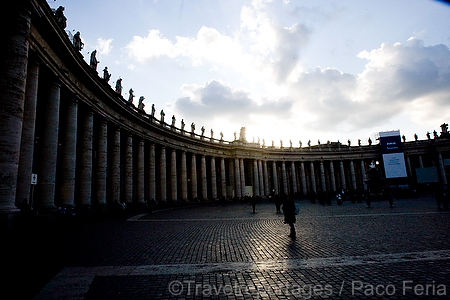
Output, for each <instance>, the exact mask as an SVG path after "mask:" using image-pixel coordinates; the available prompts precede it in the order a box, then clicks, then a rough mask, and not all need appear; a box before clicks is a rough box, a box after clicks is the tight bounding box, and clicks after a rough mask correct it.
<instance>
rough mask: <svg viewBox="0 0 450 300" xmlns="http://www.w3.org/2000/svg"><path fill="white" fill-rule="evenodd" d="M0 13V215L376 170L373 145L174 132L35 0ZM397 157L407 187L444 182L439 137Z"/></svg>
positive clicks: (447, 150)
mask: <svg viewBox="0 0 450 300" xmlns="http://www.w3.org/2000/svg"><path fill="white" fill-rule="evenodd" d="M1 10H2V16H4V18H2V20H1V22H2V25H3V28H8V29H10V30H9V31H8V33H7V34H6V35H5V36H3V37H2V39H3V47H2V48H3V49H2V52H1V57H0V61H1V65H0V72H1V74H0V99H1V100H0V104H1V105H0V120H1V123H0V180H1V182H0V210H1V211H2V212H9V211H14V210H16V209H17V208H20V207H24V206H27V205H28V206H29V205H30V202H32V206H33V207H34V208H35V209H38V210H43V209H51V208H55V207H74V206H79V207H86V208H89V207H92V206H106V205H108V204H111V203H114V202H123V203H127V204H144V203H146V202H148V201H152V200H153V201H155V202H158V203H165V202H170V201H197V200H206V199H210V200H213V199H219V198H225V197H227V198H230V197H238V198H239V197H243V196H245V195H247V194H252V195H257V196H261V197H267V196H269V195H270V194H281V193H290V194H300V195H306V194H308V193H309V192H316V193H320V192H324V191H337V190H341V189H348V190H350V189H366V188H367V185H366V182H365V180H366V177H365V176H366V175H365V174H366V171H367V170H368V168H369V165H370V164H371V163H372V162H375V161H381V152H380V147H379V145H375V144H374V145H367V146H359V145H358V146H349V145H344V144H341V143H327V144H321V145H317V146H307V147H292V146H291V147H284V148H275V147H266V146H263V145H260V144H259V143H247V142H245V141H242V140H235V141H224V140H222V139H220V140H219V139H214V138H212V137H211V138H209V137H205V136H203V133H202V134H198V133H196V132H195V131H194V130H191V131H186V130H184V126H182V127H183V128H182V129H181V128H178V127H177V126H176V125H175V124H173V123H172V124H168V123H166V122H165V121H164V119H163V117H161V118H157V117H155V116H154V115H153V113H152V114H147V113H146V112H145V111H144V110H143V109H142V107H139V106H138V107H136V106H135V105H134V104H133V103H132V102H130V101H128V100H126V99H124V98H123V97H122V96H121V95H120V93H117V92H116V91H115V90H113V89H112V88H111V87H110V85H109V84H108V82H107V80H105V79H104V78H101V77H100V76H99V74H98V72H97V70H96V68H93V67H92V66H90V65H89V64H87V63H86V62H85V60H84V58H83V56H82V55H81V54H80V52H79V50H78V49H76V48H75V47H74V45H73V43H72V41H71V40H69V38H68V36H67V34H66V32H65V31H64V28H63V27H61V26H60V24H59V23H58V20H57V19H56V18H55V15H54V12H52V10H51V9H50V7H49V6H48V4H47V3H46V1H44V0H28V1H25V0H23V1H15V3H11V4H4V5H3V7H2V8H1ZM403 150H404V154H405V161H406V167H407V174H408V178H407V180H408V184H409V185H410V186H411V187H415V186H417V185H418V182H417V178H416V176H415V170H416V169H418V168H426V167H435V168H436V170H437V172H438V178H439V182H440V183H441V184H447V172H446V168H447V167H446V166H447V165H449V164H450V163H449V160H450V138H449V137H448V134H447V132H446V130H444V132H441V134H440V135H436V136H435V137H434V138H429V139H427V140H416V141H410V142H403ZM32 174H36V175H37V181H36V182H32V180H31V176H32ZM32 183H33V184H32ZM34 183H36V185H34Z"/></svg>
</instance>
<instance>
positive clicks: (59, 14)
mask: <svg viewBox="0 0 450 300" xmlns="http://www.w3.org/2000/svg"><path fill="white" fill-rule="evenodd" d="M55 19H56V23H58V26H59V27H60V28H61V29H65V28H66V26H67V18H66V17H65V16H64V7H62V6H60V7H58V9H57V10H56V11H55Z"/></svg>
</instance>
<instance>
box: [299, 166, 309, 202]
mask: <svg viewBox="0 0 450 300" xmlns="http://www.w3.org/2000/svg"><path fill="white" fill-rule="evenodd" d="M300 174H301V177H302V189H303V195H306V194H307V193H308V189H307V187H306V172H305V164H304V163H303V162H301V163H300Z"/></svg>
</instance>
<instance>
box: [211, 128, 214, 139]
mask: <svg viewBox="0 0 450 300" xmlns="http://www.w3.org/2000/svg"><path fill="white" fill-rule="evenodd" d="M213 137H214V130H212V128H211V139H212V138H213Z"/></svg>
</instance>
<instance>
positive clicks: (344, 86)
mask: <svg viewBox="0 0 450 300" xmlns="http://www.w3.org/2000/svg"><path fill="white" fill-rule="evenodd" d="M360 57H364V58H365V59H367V60H368V62H367V64H366V67H365V70H364V71H363V72H362V73H361V74H359V75H352V74H347V73H343V72H341V71H340V70H337V69H330V68H327V69H322V68H316V69H315V70H311V71H309V72H306V73H303V74H301V75H300V76H298V77H297V78H296V82H295V83H290V84H289V85H288V89H287V92H286V95H285V96H284V97H281V96H280V97H278V98H277V99H278V100H277V101H273V100H272V101H270V100H269V99H257V98H256V97H255V96H254V95H252V93H250V92H249V91H246V90H239V89H234V88H233V87H231V86H229V85H227V84H224V83H223V82H221V81H217V80H213V81H211V82H208V83H206V84H204V85H184V86H183V88H182V91H183V93H184V95H185V97H182V98H180V99H178V100H177V101H176V103H175V111H176V112H177V113H178V114H183V115H186V116H189V117H192V118H193V119H194V120H198V122H204V123H210V124H211V123H212V122H214V120H219V119H222V120H227V124H229V125H228V126H230V124H232V126H234V127H233V128H234V130H236V128H239V127H240V126H246V127H248V128H249V130H250V131H252V132H254V134H255V135H256V134H258V132H259V134H260V135H261V136H263V134H270V130H271V129H272V128H273V127H277V128H289V131H290V132H291V134H292V132H297V133H298V134H301V133H303V132H313V133H314V134H315V136H319V137H320V136H321V135H322V136H325V137H326V133H330V132H336V131H338V132H341V134H343V135H345V134H348V135H352V134H353V133H354V132H362V131H364V132H370V133H372V132H376V131H377V130H380V128H385V126H388V125H389V126H391V125H390V124H392V122H393V120H398V119H400V118H401V119H405V118H409V122H411V123H414V122H419V121H420V122H428V123H429V122H431V120H432V122H433V123H435V122H436V120H437V118H441V119H442V122H444V121H445V117H448V116H449V115H450V101H449V100H450V61H449V60H448V57H450V50H449V49H448V47H446V46H444V45H436V46H430V47H425V46H424V45H423V43H422V42H420V41H412V40H410V41H409V42H408V43H407V45H402V44H400V43H396V44H383V45H381V46H380V47H379V48H377V49H373V50H371V51H366V52H362V53H361V54H360ZM430 119H431V120H430ZM441 119H439V120H441ZM268 120H271V121H270V123H268V122H267V121H268ZM431 125H433V124H431ZM312 129H314V131H313V130H312ZM386 129H389V130H391V129H398V128H390V127H388V128H386ZM272 136H275V138H276V137H277V136H278V137H280V136H281V137H282V134H280V132H278V133H273V134H272ZM292 138H294V139H296V137H295V136H294V137H292ZM345 140H346V139H345ZM324 142H325V141H324Z"/></svg>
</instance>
